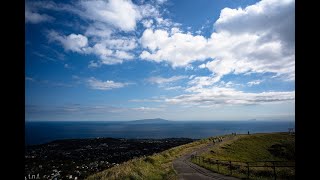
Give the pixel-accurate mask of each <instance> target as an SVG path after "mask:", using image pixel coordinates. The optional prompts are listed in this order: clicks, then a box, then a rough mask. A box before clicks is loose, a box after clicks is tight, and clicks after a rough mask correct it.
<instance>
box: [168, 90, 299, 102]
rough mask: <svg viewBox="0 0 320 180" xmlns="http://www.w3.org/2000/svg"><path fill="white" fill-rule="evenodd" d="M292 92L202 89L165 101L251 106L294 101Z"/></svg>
mask: <svg viewBox="0 0 320 180" xmlns="http://www.w3.org/2000/svg"><path fill="white" fill-rule="evenodd" d="M294 96H295V93H294V91H289V92H261V93H247V92H242V91H237V90H235V89H233V88H227V87H216V86H215V87H211V88H202V89H201V90H199V89H198V90H197V91H195V92H193V93H191V94H183V95H179V96H176V97H172V98H166V99H165V101H166V102H168V103H173V104H191V105H216V104H218V105H238V104H240V105H253V104H263V103H279V102H286V101H294V99H295V97H294Z"/></svg>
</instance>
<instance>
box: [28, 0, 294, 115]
mask: <svg viewBox="0 0 320 180" xmlns="http://www.w3.org/2000/svg"><path fill="white" fill-rule="evenodd" d="M25 117H26V121H121V120H136V119H147V118H163V119H169V120H199V121H200V120H226V121H228V120H248V119H256V120H293V121H294V119H295V1H293V0H261V1H256V0H241V1H240V0H217V1H212V0H201V1H195V0H171V1H170V0H149V1H148V0H132V1H131V0H109V1H101V0H92V1H91V0H80V1H74V0H71V1H36V0H27V1H25Z"/></svg>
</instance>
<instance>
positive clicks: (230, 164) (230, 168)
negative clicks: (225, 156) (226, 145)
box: [229, 161, 232, 175]
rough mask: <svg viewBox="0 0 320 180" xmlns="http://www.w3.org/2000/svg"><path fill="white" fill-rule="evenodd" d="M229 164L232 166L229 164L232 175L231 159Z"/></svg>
mask: <svg viewBox="0 0 320 180" xmlns="http://www.w3.org/2000/svg"><path fill="white" fill-rule="evenodd" d="M229 164H230V166H229V168H230V175H232V167H231V161H229Z"/></svg>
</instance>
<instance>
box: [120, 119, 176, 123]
mask: <svg viewBox="0 0 320 180" xmlns="http://www.w3.org/2000/svg"><path fill="white" fill-rule="evenodd" d="M171 122H172V121H169V120H165V119H161V118H155V119H141V120H133V121H127V122H126V123H128V124H166V123H171Z"/></svg>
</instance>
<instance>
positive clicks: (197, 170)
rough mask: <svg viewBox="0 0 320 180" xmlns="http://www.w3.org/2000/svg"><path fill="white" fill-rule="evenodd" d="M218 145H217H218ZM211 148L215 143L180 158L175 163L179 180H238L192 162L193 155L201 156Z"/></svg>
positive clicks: (174, 166)
mask: <svg viewBox="0 0 320 180" xmlns="http://www.w3.org/2000/svg"><path fill="white" fill-rule="evenodd" d="M231 139H233V137H231V138H225V139H224V140H223V141H228V140H231ZM217 144H218V143H216V145H217ZM211 147H213V143H211V144H209V145H208V146H205V147H203V148H200V149H197V150H196V151H193V152H191V153H189V154H186V155H184V156H181V157H180V158H178V159H176V160H174V161H173V168H174V169H175V170H176V172H177V173H178V178H179V180H194V179H197V180H212V179H217V180H238V179H237V178H235V177H229V176H225V175H222V174H218V173H214V172H212V171H209V170H207V169H204V168H202V167H200V166H198V165H196V164H193V163H191V162H190V159H191V155H196V154H201V153H203V152H205V151H208V150H209V149H210V148H211Z"/></svg>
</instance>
